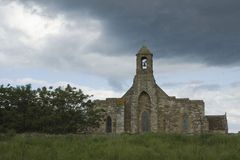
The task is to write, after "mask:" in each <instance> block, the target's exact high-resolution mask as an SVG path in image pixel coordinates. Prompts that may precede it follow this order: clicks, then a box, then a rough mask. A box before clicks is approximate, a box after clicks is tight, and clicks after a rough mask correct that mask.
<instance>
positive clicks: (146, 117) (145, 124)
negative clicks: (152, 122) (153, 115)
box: [141, 111, 150, 132]
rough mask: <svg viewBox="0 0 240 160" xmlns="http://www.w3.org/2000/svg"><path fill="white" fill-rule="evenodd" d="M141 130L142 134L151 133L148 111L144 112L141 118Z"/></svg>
mask: <svg viewBox="0 0 240 160" xmlns="http://www.w3.org/2000/svg"><path fill="white" fill-rule="evenodd" d="M141 121H142V122H141V128H142V132H149V131H150V127H149V113H148V112H147V111H144V112H143V113H142V116H141Z"/></svg>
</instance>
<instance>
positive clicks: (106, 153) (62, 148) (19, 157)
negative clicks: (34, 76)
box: [0, 134, 240, 160]
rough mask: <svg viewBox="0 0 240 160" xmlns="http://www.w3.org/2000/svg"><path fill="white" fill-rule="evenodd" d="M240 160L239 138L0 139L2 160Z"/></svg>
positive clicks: (82, 136) (164, 136)
mask: <svg viewBox="0 0 240 160" xmlns="http://www.w3.org/2000/svg"><path fill="white" fill-rule="evenodd" d="M155 159H156V160H231V159H234V160H239V159H240V136H239V135H194V136H189V135H185V136H184V135H165V134H144V135H89V136H84V135H41V134H22V135H16V136H13V137H10V136H6V135H1V136H0V160H155Z"/></svg>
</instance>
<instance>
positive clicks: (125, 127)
mask: <svg viewBox="0 0 240 160" xmlns="http://www.w3.org/2000/svg"><path fill="white" fill-rule="evenodd" d="M96 106H97V107H98V108H103V109H104V110H105V111H106V115H105V121H103V122H102V123H101V125H100V127H99V128H98V129H97V132H99V133H125V132H126V133H143V132H154V133H190V134H200V133H216V132H217V133H227V132H228V125H227V117H226V114H224V115H213V116H206V115H205V112H204V101H203V100H189V99H188V98H176V97H171V96H168V95H167V94H166V93H165V92H164V91H163V90H162V89H161V88H160V87H159V86H158V85H157V84H156V82H155V79H154V75H153V55H152V53H151V52H150V51H149V49H148V48H147V47H145V46H143V47H142V48H141V49H140V50H139V52H138V53H137V54H136V75H135V77H134V80H133V85H132V87H131V88H130V89H129V90H128V91H127V92H126V93H125V94H124V95H123V96H122V97H121V98H107V99H106V100H96Z"/></svg>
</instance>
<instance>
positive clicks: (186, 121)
mask: <svg viewBox="0 0 240 160" xmlns="http://www.w3.org/2000/svg"><path fill="white" fill-rule="evenodd" d="M188 128H189V117H188V115H187V114H184V115H183V131H184V132H186V131H188Z"/></svg>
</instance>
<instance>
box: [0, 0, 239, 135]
mask: <svg viewBox="0 0 240 160" xmlns="http://www.w3.org/2000/svg"><path fill="white" fill-rule="evenodd" d="M239 6H240V1H239V0H201V1H196V0H181V1H180V0H121V1H119V0H118V1H115V0H88V1H83V0H16V1H14V0H0V20H1V21H0V84H8V83H11V84H12V85H22V84H28V83H31V84H32V85H33V87H40V86H50V85H51V86H62V85H66V84H67V83H70V84H72V85H73V86H76V87H79V88H81V89H82V90H83V91H84V92H85V93H87V94H93V95H94V97H95V98H99V99H104V98H106V97H120V96H122V95H123V93H124V92H126V90H127V89H128V88H129V87H130V86H131V84H132V79H133V77H134V74H135V55H136V53H137V52H138V50H139V48H140V47H141V46H142V45H143V44H145V45H147V46H148V48H149V49H150V50H151V51H152V52H153V55H154V74H155V79H156V81H157V83H158V84H159V86H160V87H161V88H162V89H163V90H164V91H166V93H167V94H168V95H170V96H176V97H179V98H184V97H189V98H191V99H203V100H204V101H205V110H206V114H210V115H211V114H225V112H227V116H228V121H229V131H230V132H237V131H239V130H240V18H239V16H240V9H239Z"/></svg>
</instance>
